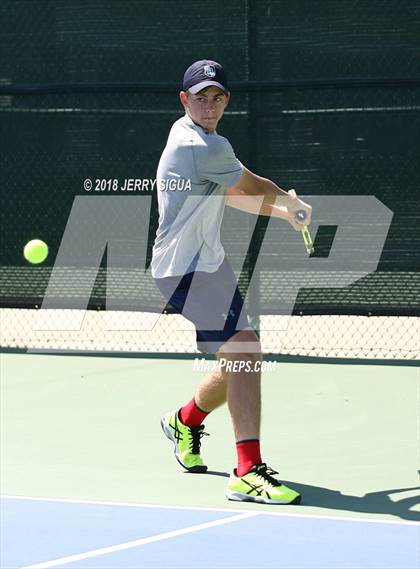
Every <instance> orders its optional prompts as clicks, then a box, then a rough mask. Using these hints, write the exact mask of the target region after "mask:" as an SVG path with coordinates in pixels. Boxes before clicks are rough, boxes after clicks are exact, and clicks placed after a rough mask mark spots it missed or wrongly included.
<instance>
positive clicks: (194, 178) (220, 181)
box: [151, 115, 243, 278]
mask: <svg viewBox="0 0 420 569" xmlns="http://www.w3.org/2000/svg"><path fill="white" fill-rule="evenodd" d="M242 169H243V166H242V164H241V162H240V161H239V160H238V159H237V158H236V156H235V153H234V152H233V149H232V146H231V145H230V144H229V141H228V140H227V139H226V138H224V137H223V136H220V135H218V134H217V133H216V132H213V133H207V132H206V131H205V130H204V129H203V128H201V127H200V126H198V125H196V124H195V123H194V122H193V121H192V120H191V118H190V117H189V116H188V115H185V116H184V117H182V118H180V119H179V120H177V121H176V122H175V123H174V124H173V126H172V128H171V131H170V133H169V137H168V141H167V144H166V147H165V149H164V151H163V153H162V156H161V158H160V161H159V166H158V170H157V176H156V178H157V194H158V204H159V227H158V230H157V232H156V239H155V244H154V247H153V258H152V264H151V269H152V276H153V277H154V278H164V277H169V276H178V275H184V274H186V273H188V272H191V271H193V270H197V271H205V272H208V273H213V272H214V271H216V270H217V269H218V268H219V266H220V265H221V263H222V262H223V259H224V256H225V252H224V249H223V246H222V244H221V242H220V225H221V223H222V218H223V211H224V206H225V190H226V188H228V187H231V186H234V185H235V184H236V183H237V182H238V180H239V178H240V177H241V174H242Z"/></svg>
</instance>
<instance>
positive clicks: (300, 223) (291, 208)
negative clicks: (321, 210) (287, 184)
mask: <svg viewBox="0 0 420 569" xmlns="http://www.w3.org/2000/svg"><path fill="white" fill-rule="evenodd" d="M288 194H289V201H288V203H287V221H288V222H289V223H290V225H291V226H292V227H293V228H294V229H296V231H302V229H303V228H304V227H305V226H306V225H309V224H310V223H311V219H312V206H310V205H309V204H307V203H306V202H304V201H303V200H301V199H300V198H298V197H297V195H296V192H295V190H289V191H288Z"/></svg>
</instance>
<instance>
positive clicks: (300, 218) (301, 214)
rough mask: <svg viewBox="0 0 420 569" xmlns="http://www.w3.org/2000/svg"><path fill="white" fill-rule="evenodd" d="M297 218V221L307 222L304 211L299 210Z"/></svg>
mask: <svg viewBox="0 0 420 569" xmlns="http://www.w3.org/2000/svg"><path fill="white" fill-rule="evenodd" d="M295 218H296V219H297V221H305V219H306V211H304V210H303V209H299V210H298V211H297V212H296V213H295Z"/></svg>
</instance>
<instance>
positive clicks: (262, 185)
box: [237, 168, 290, 207]
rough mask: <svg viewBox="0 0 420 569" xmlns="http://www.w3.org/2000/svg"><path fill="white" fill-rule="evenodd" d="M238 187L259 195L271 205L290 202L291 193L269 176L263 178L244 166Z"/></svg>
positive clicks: (251, 194)
mask: <svg viewBox="0 0 420 569" xmlns="http://www.w3.org/2000/svg"><path fill="white" fill-rule="evenodd" d="M237 187H238V188H239V189H240V190H241V192H243V193H244V194H246V195H248V196H255V197H256V196H259V197H262V198H263V203H264V204H266V205H269V206H272V205H276V206H280V207H282V206H284V207H288V206H289V204H290V195H289V194H288V193H287V192H286V191H285V190H282V189H281V188H280V187H279V186H277V184H275V183H274V182H273V181H272V180H269V179H268V178H263V177H262V176H258V175H257V174H254V173H253V172H251V171H250V170H248V169H247V168H244V170H243V173H242V176H241V178H240V180H239V182H238V184H237Z"/></svg>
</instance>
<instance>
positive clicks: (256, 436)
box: [151, 60, 312, 504]
mask: <svg viewBox="0 0 420 569" xmlns="http://www.w3.org/2000/svg"><path fill="white" fill-rule="evenodd" d="M179 98H180V101H181V104H182V105H183V107H184V109H185V115H184V116H183V117H182V118H180V119H179V120H177V121H176V122H175V123H174V124H173V126H172V128H171V131H170V133H169V138H168V141H167V144H166V147H165V149H164V151H163V153H162V156H161V158H160V162H159V166H158V171H157V187H158V204H159V227H158V230H157V233H156V239H155V243H154V248H153V258H152V265H151V268H152V275H153V277H154V279H155V282H156V285H157V286H158V288H159V290H160V291H161V293H162V294H163V296H164V297H165V299H166V301H167V302H168V303H169V304H170V305H171V306H172V307H173V308H174V309H175V310H176V311H177V312H178V313H179V314H183V315H184V316H185V317H186V318H188V320H190V321H191V322H193V323H194V325H195V328H196V337H197V347H198V349H199V350H200V351H202V352H206V353H214V354H216V357H217V358H218V360H219V362H220V363H221V364H222V362H223V364H224V365H220V370H219V371H217V372H214V373H211V374H210V375H208V376H207V377H205V378H204V380H203V381H202V382H201V383H200V385H199V386H198V389H197V391H196V393H195V395H194V397H193V398H192V399H191V401H189V402H188V403H186V404H185V405H184V406H182V407H181V408H180V409H178V410H175V411H171V412H169V413H167V414H166V415H165V416H164V417H163V418H162V421H161V425H162V428H163V431H164V433H165V435H166V436H167V437H168V439H170V440H171V441H172V442H173V444H174V452H175V457H176V459H177V461H178V462H179V464H180V465H181V466H182V467H183V468H184V469H185V470H187V471H190V472H205V471H206V470H207V466H206V465H205V464H204V461H203V459H202V457H201V454H200V450H201V439H202V437H203V435H204V434H205V433H204V425H203V422H204V420H205V418H206V417H207V415H208V414H209V413H211V412H212V411H213V410H214V409H216V408H217V407H219V406H220V405H222V404H223V403H225V402H226V401H227V403H228V407H229V411H230V414H231V417H232V422H233V430H234V435H235V440H236V450H237V457H238V462H237V466H236V468H235V469H234V470H233V472H232V474H231V476H230V479H229V482H228V486H227V490H226V496H227V497H228V498H229V499H230V500H238V501H252V502H262V503H266V504H297V503H299V502H300V498H301V497H300V494H299V493H298V492H296V491H295V490H292V489H291V488H288V487H287V486H285V485H284V484H282V483H281V482H280V481H279V480H277V479H276V478H275V477H274V475H275V474H277V472H276V471H274V470H272V469H271V468H269V467H268V466H267V464H266V463H265V462H263V460H262V457H261V452H260V415H261V393H260V391H261V389H260V370H259V369H260V365H258V364H260V363H261V346H260V343H259V339H258V336H257V335H256V334H255V332H254V330H253V329H252V327H251V326H250V325H249V322H248V316H247V314H246V311H245V309H244V306H243V299H242V297H241V294H240V292H239V290H238V285H237V281H236V277H235V274H234V272H233V270H232V268H231V267H230V265H229V262H228V260H227V259H226V257H225V252H224V249H223V246H222V244H221V241H220V225H221V222H222V217H223V212H224V208H225V205H229V206H232V207H236V208H239V209H242V210H244V211H247V212H250V213H254V214H257V215H258V214H260V215H268V216H270V215H273V216H276V217H280V218H282V219H285V220H287V221H288V222H289V223H290V224H291V225H292V226H293V228H294V229H296V230H301V229H302V228H303V225H302V223H301V222H299V221H298V220H297V219H296V217H295V214H296V212H297V211H298V210H304V211H305V212H306V214H307V218H306V220H305V224H308V223H310V220H311V209H312V208H311V206H309V205H307V204H306V203H304V202H303V201H302V200H300V199H299V198H298V197H297V196H295V195H294V196H293V195H290V194H288V193H287V192H285V191H284V190H282V189H280V188H279V187H278V186H277V185H276V184H275V183H273V182H272V181H270V180H268V179H266V178H262V177H260V176H257V175H256V174H253V173H252V172H251V171H249V170H248V169H247V168H246V167H245V166H244V165H243V164H241V162H240V161H239V160H238V159H237V158H236V156H235V154H234V151H233V149H232V147H231V145H230V143H229V142H228V140H227V139H226V138H224V137H222V136H220V135H219V134H217V132H216V127H217V125H218V122H219V121H220V119H221V118H222V116H223V113H224V111H225V109H226V107H227V105H228V103H229V98H230V93H229V88H228V83H227V78H226V74H225V72H224V70H223V68H222V66H221V65H220V64H219V63H217V62H215V61H210V60H201V61H196V62H195V63H193V64H192V65H191V66H190V67H189V68H188V69H187V70H186V72H185V74H184V80H183V90H182V91H181V92H180V94H179ZM180 180H182V181H184V182H185V181H189V183H188V184H187V183H183V184H181V183H180ZM187 186H188V188H189V191H184V190H182V191H181V190H176V189H175V190H168V188H171V187H172V188H177V187H178V188H185V187H187Z"/></svg>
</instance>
